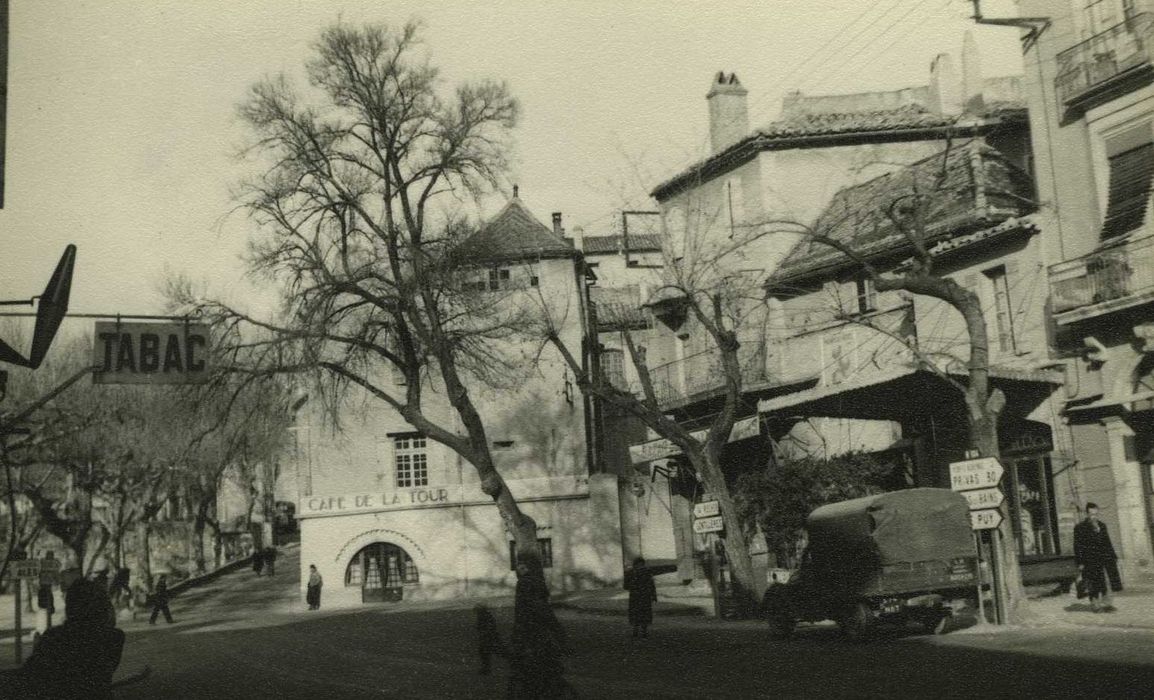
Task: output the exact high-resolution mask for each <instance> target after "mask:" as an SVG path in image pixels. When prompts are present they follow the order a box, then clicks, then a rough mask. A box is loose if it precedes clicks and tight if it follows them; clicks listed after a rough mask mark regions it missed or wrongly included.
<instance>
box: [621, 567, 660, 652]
mask: <svg viewBox="0 0 1154 700" xmlns="http://www.w3.org/2000/svg"><path fill="white" fill-rule="evenodd" d="M625 589H626V590H627V591H629V624H630V625H632V626H633V638H634V639H636V638H637V636H638V633H640V635H641V637H643V638H644V637H648V636H649V625H651V624H653V602H654V601H655V600H657V586H656V585H655V584H654V583H653V574H652V572H650V571H649V568H648V567H647V566H646V565H645V559H644V558H642V557H637V558H636V559H634V560H633V566H632V567H631V568H630V569H629V571H627V572H625Z"/></svg>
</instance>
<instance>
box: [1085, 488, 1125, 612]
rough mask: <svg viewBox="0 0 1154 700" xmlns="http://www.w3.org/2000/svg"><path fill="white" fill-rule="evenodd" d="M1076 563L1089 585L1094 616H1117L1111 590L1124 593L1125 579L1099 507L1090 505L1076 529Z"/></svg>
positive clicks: (1094, 504)
mask: <svg viewBox="0 0 1154 700" xmlns="http://www.w3.org/2000/svg"><path fill="white" fill-rule="evenodd" d="M1074 563H1075V564H1077V565H1078V575H1079V576H1081V577H1082V580H1083V581H1084V582H1085V584H1086V592H1087V593H1088V594H1089V596H1090V607H1091V608H1092V609H1093V610H1094V612H1114V611H1115V610H1116V608H1115V607H1114V605H1113V604H1112V602H1111V600H1110V589H1111V588H1112V589H1113V590H1115V591H1120V590H1122V579H1121V576H1119V575H1118V555H1117V554H1116V553H1115V552H1114V545H1113V543H1111V542H1110V533H1109V532H1107V531H1106V523H1104V522H1102V521H1100V520H1098V505H1097V504H1096V503H1087V504H1086V517H1085V518H1084V519H1083V520H1082V522H1080V523H1078V524H1077V525H1075V526H1074ZM1107 577H1109V579H1110V585H1109V587H1107V585H1106V579H1107Z"/></svg>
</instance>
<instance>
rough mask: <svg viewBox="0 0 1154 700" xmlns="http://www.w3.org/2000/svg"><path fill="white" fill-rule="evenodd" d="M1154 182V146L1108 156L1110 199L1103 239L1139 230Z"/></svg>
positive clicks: (1146, 145)
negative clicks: (1153, 181) (1152, 181)
mask: <svg viewBox="0 0 1154 700" xmlns="http://www.w3.org/2000/svg"><path fill="white" fill-rule="evenodd" d="M1151 180H1154V143H1145V144H1142V145H1141V146H1138V147H1137V148H1131V149H1130V150H1127V151H1123V152H1122V153H1118V154H1116V155H1112V156H1110V198H1109V200H1108V203H1107V205H1106V221H1105V223H1104V224H1103V225H1102V238H1103V239H1108V238H1114V237H1116V236H1120V235H1122V234H1124V233H1126V232H1128V231H1133V230H1134V229H1136V228H1138V227H1140V226H1141V225H1142V222H1143V221H1144V220H1145V218H1146V205H1147V203H1148V201H1149V199H1150V184H1151Z"/></svg>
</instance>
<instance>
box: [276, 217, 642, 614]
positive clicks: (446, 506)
mask: <svg viewBox="0 0 1154 700" xmlns="http://www.w3.org/2000/svg"><path fill="white" fill-rule="evenodd" d="M463 249H467V250H468V252H469V253H468V254H469V256H470V258H471V260H472V262H473V265H472V267H471V270H470V271H469V272H468V273H465V274H467V275H470V276H471V277H470V279H469V280H467V281H466V284H467V285H468V286H469V289H471V290H473V291H474V292H475V293H476V294H479V295H486V296H487V297H490V298H491V303H492V305H493V307H494V308H501V309H511V308H513V307H514V306H517V305H520V306H519V308H522V309H524V310H525V311H526V312H527V313H531V314H538V313H546V312H547V313H549V314H550V315H551V316H552V317H553V319H554V321H555V322H556V323H557V326H558V328H559V329H560V332H561V335H562V338H563V340H564V341H565V342H566V344H567V345H568V347H570V348H583V347H586V348H587V347H588V344H589V339H590V337H591V333H592V330H591V327H590V324H589V307H588V298H587V292H586V289H587V284H586V281H587V280H586V276H587V269H586V267H585V266H584V264H583V262H582V259H581V256H580V255H579V254H578V253H577V252H576V251H575V250H574V248H573V246H572V244H571V243H570V242H569V241H567V240H565V239H563V238H562V237H561V235H560V225H559V220H558V224H557V230H553V229H550V228H549V227H546V226H545V225H544V224H542V223H540V222H539V221H537V220H536V219H535V218H534V217H533V215H532V214H531V213H530V212H529V210H528V209H527V208H526V207H525V205H524V204H523V203H522V202H521V200H520V199H519V197H517V196H516V194H515V195H514V197H513V199H512V200H510V201H509V203H508V204H507V205H506V206H505V207H504V209H502V210H501V212H500V213H498V214H497V215H496V216H495V217H494V218H493V219H492V220H491V221H489V222H488V223H487V224H486V225H485V226H484V227H482V228H481V229H480V230H479V231H477V232H476V233H474V234H473V235H472V237H470V238H469V239H468V240H467V241H466V242H465V243H464V244H463ZM538 345H539V344H538ZM494 352H502V353H504V354H505V355H504V356H505V358H506V359H507V360H509V361H510V362H511V363H512V364H513V365H514V366H515V367H516V371H514V372H511V373H509V375H508V376H506V377H504V378H503V380H504V381H489V382H486V383H482V382H474V383H472V384H471V385H470V387H469V391H470V394H471V395H472V396H473V397H474V399H475V401H476V403H477V408H478V411H479V412H480V414H481V416H482V418H483V420H484V422H485V425H486V429H487V432H488V436H489V438H490V440H491V441H492V445H491V447H492V450H493V456H494V459H495V461H496V464H497V467H498V469H499V470H500V471H501V473H502V475H503V476H504V478H505V479H506V481H507V483H508V485H509V489H510V490H511V491H512V493H513V494H514V495H515V496H516V498H517V500H518V502H519V504H520V506H521V508H522V509H523V510H524V511H525V512H527V513H528V514H529V515H531V516H532V517H533V518H534V519H535V520H536V521H537V524H538V528H539V538H538V544H539V547H540V549H541V554H542V560H543V562H544V564H545V573H546V576H547V578H548V579H549V583H550V586H551V588H552V589H553V590H554V591H564V590H573V589H577V588H583V587H593V586H602V585H607V584H613V583H615V582H619V581H620V579H621V572H622V568H621V535H620V515H619V510H618V496H617V478H616V476H615V475H612V474H608V475H607V474H603V473H598V471H597V470H596V460H595V459H594V456H593V452H592V449H593V448H592V445H593V441H592V439H591V436H592V433H593V429H594V428H593V424H592V420H593V411H592V409H591V406H590V403H589V402H588V401H587V400H586V399H585V398H584V397H583V396H582V394H581V393H580V392H579V391H578V389H577V386H576V384H575V382H574V381H573V377H572V375H571V374H570V373H569V370H568V369H567V367H566V366H565V365H564V363H563V362H562V360H561V358H560V357H559V356H557V355H555V354H554V353H553V352H552V350H551V348H549V347H545V348H544V349H543V350H541V352H540V353H538V352H537V346H535V345H534V344H533V343H531V342H527V341H525V339H523V338H517V337H512V338H510V339H509V340H508V341H507V342H504V344H503V345H501V347H494ZM490 379H492V378H490ZM392 381H393V382H403V381H405V380H404V378H403V377H401V376H399V375H397V376H394V377H392ZM425 381H428V382H430V385H429V386H433V387H435V386H436V385H437V382H436V380H435V379H433V378H429V377H426V378H425ZM426 396H427V397H428V399H427V401H428V402H430V405H427V406H426V409H425V410H426V411H427V412H428V413H431V414H432V415H434V416H439V419H438V420H439V422H440V424H441V425H452V426H457V427H458V429H460V428H459V423H458V422H455V421H456V418H455V414H454V413H453V411H452V410H451V408H450V407H449V406H448V405H447V402H446V401H445V400H444V398H443V393H442V394H438V393H437V392H436V391H429V392H427V393H426ZM438 400H439V401H440V403H439V404H437V403H436V402H437V401H438ZM319 418H320V417H319V416H317V417H316V418H315V419H314V420H312V421H306V425H303V426H301V428H302V429H300V430H298V435H299V436H301V437H300V440H301V441H302V442H303V445H302V451H306V452H307V455H303V456H302V459H305V460H307V463H308V464H309V465H311V474H310V475H309V478H308V479H307V480H305V482H304V483H306V484H307V488H308V492H307V493H306V494H305V495H303V496H302V498H301V501H300V507H299V509H298V511H297V517H298V519H299V520H300V527H301V566H302V573H303V574H305V575H304V576H302V584H301V585H302V586H303V585H304V581H305V580H307V578H308V576H307V570H308V566H309V565H310V564H315V565H316V566H317V568H318V570H319V571H320V573H321V575H322V576H323V577H324V580H325V593H324V595H325V598H326V600H328V601H333V602H337V603H344V604H350V603H356V602H358V601H364V602H370V601H377V600H395V599H400V598H404V599H425V598H448V597H454V596H462V595H491V594H497V593H508V592H510V591H511V590H512V587H513V585H514V584H515V582H516V576H515V573H514V570H513V553H512V546H511V540H510V538H509V536H508V535H507V534H506V531H505V528H504V525H503V523H502V521H501V519H500V517H499V515H498V512H497V509H496V506H495V505H494V504H493V502H492V500H491V499H490V498H489V497H487V496H486V495H485V494H484V493H482V491H481V489H480V484H479V481H478V477H477V475H476V472H475V470H474V468H473V467H472V465H470V464H468V463H466V462H465V461H464V460H463V459H462V458H461V457H460V456H458V455H457V454H456V453H455V452H452V451H451V450H449V449H448V448H446V447H444V446H442V445H439V444H437V443H435V442H433V441H432V440H430V439H428V438H427V437H426V436H424V435H422V434H420V433H419V432H417V431H415V430H414V429H413V428H412V427H411V426H410V425H408V424H407V423H406V422H405V421H404V420H403V419H401V418H400V417H399V416H398V415H396V414H395V413H394V412H392V411H391V410H388V409H387V408H385V407H384V405H383V404H382V403H381V402H379V401H375V400H373V399H370V398H368V397H364V396H350V397H349V398H348V400H347V401H346V404H345V405H344V406H343V407H342V408H341V421H340V422H341V429H340V430H335V429H333V428H331V427H328V426H327V424H325V423H323V422H322V421H320V420H319ZM307 423H311V424H307ZM302 593H303V591H302Z"/></svg>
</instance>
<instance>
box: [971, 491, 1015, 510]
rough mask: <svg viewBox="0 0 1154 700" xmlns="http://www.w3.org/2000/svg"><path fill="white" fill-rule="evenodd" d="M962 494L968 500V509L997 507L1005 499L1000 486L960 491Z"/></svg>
mask: <svg viewBox="0 0 1154 700" xmlns="http://www.w3.org/2000/svg"><path fill="white" fill-rule="evenodd" d="M962 495H963V496H965V497H966V500H967V501H969V502H970V510H983V509H985V508H997V507H998V506H1000V505H1002V502H1003V501H1005V500H1006V495H1005V494H1003V493H1002V490H1001V489H1000V488H997V487H994V488H991V489H978V490H976V491H962Z"/></svg>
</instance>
